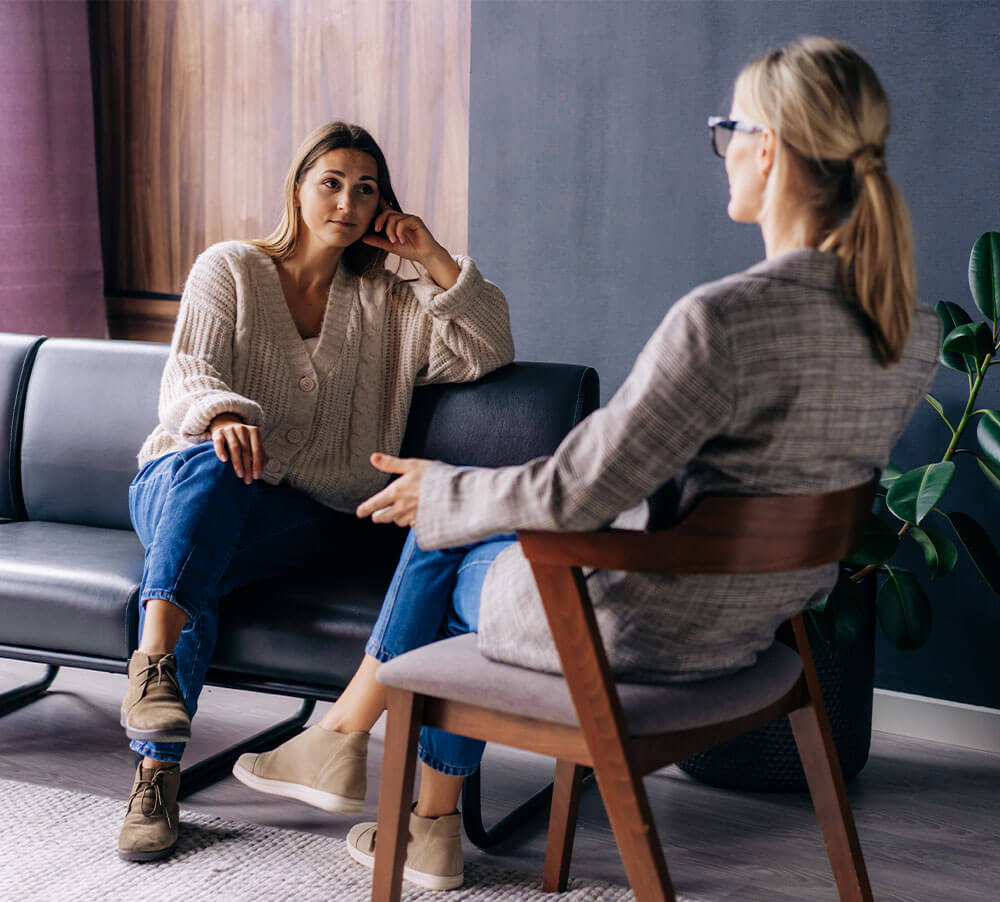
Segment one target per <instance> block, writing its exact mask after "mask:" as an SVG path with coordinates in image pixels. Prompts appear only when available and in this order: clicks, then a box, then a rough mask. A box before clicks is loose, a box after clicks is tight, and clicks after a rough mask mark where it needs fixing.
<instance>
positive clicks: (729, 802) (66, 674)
mask: <svg viewBox="0 0 1000 902" xmlns="http://www.w3.org/2000/svg"><path fill="white" fill-rule="evenodd" d="M40 673H41V667H40V666H39V665H31V664H23V663H20V662H14V661H4V660H0V691H3V690H5V689H8V688H12V687H14V686H15V685H17V684H19V683H20V682H25V681H27V680H28V679H30V678H33V677H34V676H35V675H36V674H40ZM124 686H125V679H124V677H122V676H117V675H111V674H101V673H91V672H87V671H81V670H70V669H63V670H62V671H61V672H60V674H59V676H58V677H57V679H56V681H55V683H54V684H53V687H52V689H51V690H50V692H49V693H48V695H46V697H44V698H43V699H40V700H39V701H36V702H35V703H33V704H32V705H29V706H28V707H26V708H22V709H21V710H19V711H16V712H14V713H13V714H10V715H8V716H7V717H5V718H3V719H2V720H0V777H4V778H8V779H14V780H22V781H26V782H35V783H43V784H46V785H50V786H60V787H63V788H67V789H76V790H80V791H85V792H91V793H96V794H99V795H105V796H111V797H120V798H124V794H125V792H126V791H127V789H128V787H129V785H130V783H131V776H132V763H131V762H132V757H131V753H130V752H129V751H128V749H127V746H126V744H125V743H124V741H123V736H122V732H121V728H120V727H119V725H118V705H119V703H120V700H121V695H122V693H123V692H124ZM295 707H296V702H294V701H292V700H290V699H282V698H277V697H271V696H263V695H257V694H250V693H241V692H234V691H229V690H221V689H209V690H206V692H205V694H204V696H203V698H202V705H201V710H200V712H199V716H198V718H197V719H196V721H195V735H194V739H193V741H192V743H191V748H190V752H189V756H190V761H194V760H197V758H198V757H201V756H204V755H205V754H207V753H209V752H211V751H214V750H216V749H218V748H221V747H223V746H224V745H225V744H227V743H230V742H234V741H236V740H238V739H240V738H243V737H244V736H247V735H250V733H251V732H254V731H256V730H259V729H262V728H264V727H265V726H267V725H268V724H269V723H272V722H274V721H275V720H278V719H280V718H281V717H284V716H287V715H288V714H290V713H291V712H292V711H293V710H294V709H295ZM371 750H372V753H371V755H370V761H369V793H368V805H367V808H366V811H365V815H364V816H363V817H360V818H359V817H357V816H352V817H338V816H335V815H330V814H327V813H325V812H322V811H318V810H315V809H312V808H309V807H308V806H306V805H300V804H298V803H295V802H290V801H285V800H282V799H276V798H273V797H270V796H264V795H260V794H257V793H253V792H251V791H250V790H248V789H246V788H245V787H243V786H242V785H241V784H239V783H237V782H236V780H234V779H233V778H232V777H230V778H227V779H226V780H224V781H223V782H221V783H219V784H216V785H215V786H213V787H210V788H209V789H206V790H204V791H202V792H200V793H198V794H196V795H195V796H193V797H192V798H190V799H189V800H188V801H187V803H186V804H187V807H188V808H190V809H193V810H198V811H204V812H208V813H211V814H215V815H217V816H219V817H224V818H228V819H231V820H235V821H240V822H255V823H261V824H269V825H272V826H276V827H284V828H289V829H295V830H304V831H310V832H315V833H323V834H327V835H330V836H338V837H343V836H344V835H346V833H347V830H348V829H349V828H350V826H351V825H352V824H353V823H354V822H355V821H357V820H366V819H374V813H375V801H376V797H377V787H378V768H379V762H380V760H381V753H382V733H381V730H380V727H376V730H375V731H374V735H373V739H372V744H371ZM189 763H190V762H189ZM551 766H552V763H551V761H550V760H548V759H545V758H540V757H537V756H532V755H527V754H524V753H521V752H516V751H513V750H508V749H502V748H493V747H491V748H489V749H488V750H487V754H486V760H485V764H484V771H483V774H484V778H483V780H484V796H485V798H484V808H485V813H486V818H487V821H488V822H492V820H494V819H496V818H498V817H499V816H502V814H503V813H505V811H506V810H508V809H509V808H510V807H512V806H513V805H514V804H516V803H517V802H518V801H519V800H521V799H523V798H525V797H526V796H527V795H529V794H530V793H531V792H533V791H534V790H535V789H537V788H540V787H541V786H542V785H544V783H545V782H546V781H547V779H548V778H549V774H550V771H551ZM646 786H647V791H648V793H649V795H650V800H651V802H652V806H653V810H654V811H655V812H656V816H657V823H658V827H659V831H660V838H661V840H662V841H663V843H664V849H665V853H666V857H667V863H668V865H669V867H670V869H671V873H672V876H673V880H674V883H675V886H676V888H677V891H678V892H680V893H684V894H689V895H691V896H695V897H698V898H704V899H707V900H719V902H721V900H741V902H742V900H749V902H756V900H761V902H791V900H796V902H811V900H817V902H818V900H832V899H836V891H835V889H834V886H833V879H832V877H831V874H830V870H829V866H828V863H827V859H826V855H825V851H824V848H823V843H822V840H821V838H820V834H819V830H818V828H817V826H816V822H815V820H814V818H813V814H812V808H811V805H810V802H809V799H808V797H807V796H799V795H775V796H768V795H750V794H741V793H733V792H726V791H722V790H716V789H712V788H709V787H705V786H701V785H699V784H697V783H695V782H694V781H692V780H691V779H690V778H688V777H687V776H686V775H685V774H683V773H681V772H680V771H678V770H677V769H676V768H666V769H664V770H663V771H660V772H658V773H656V774H653V775H651V776H650V777H649V778H648V779H647V781H646ZM850 795H851V803H852V805H853V807H854V812H855V817H856V819H857V822H858V829H859V833H860V835H861V843H862V847H863V848H864V851H865V856H866V859H867V861H868V868H869V872H870V874H871V879H872V885H873V886H874V888H875V896H876V898H877V899H879V900H901V902H902V900H906V902H944V900H949V902H950V900H961V902H965V900H969V902H972V900H990V902H994V900H997V899H1000V818H998V815H997V809H998V801H1000V756H995V755H990V754H986V753H983V752H977V751H972V750H968V749H962V748H959V747H956V746H949V745H943V744H939V743H931V742H923V741H917V740H910V739H903V738H900V737H896V736H892V735H889V734H876V735H875V737H874V742H873V753H872V758H871V760H870V762H869V764H868V765H867V767H866V768H865V770H864V771H863V772H862V773H861V775H860V776H859V777H858V778H857V779H856V780H855V781H854V782H853V783H852V785H851V787H850ZM544 848H545V823H544V820H541V819H540V820H538V821H537V822H536V823H534V824H533V825H532V826H531V828H530V829H529V830H526V831H525V833H524V835H523V837H521V838H519V839H517V840H516V841H511V842H509V843H507V844H506V845H505V847H504V848H502V849H500V850H498V851H496V852H495V853H490V854H489V855H487V854H486V853H482V852H480V851H478V850H477V849H475V848H474V847H472V846H471V845H469V844H468V843H466V855H467V858H468V859H469V860H474V859H478V858H488V859H490V860H491V861H492V862H493V863H495V864H497V865H500V866H503V867H507V868H510V869H516V870H521V871H525V872H528V873H537V874H539V875H540V873H541V866H542V858H543V856H544ZM10 852H11V850H7V849H0V862H2V859H3V856H4V855H5V854H9V853H10ZM108 854H109V855H112V854H114V850H113V849H109V850H108ZM573 873H574V874H576V875H579V876H586V877H594V878H600V879H604V880H610V881H613V882H616V883H620V884H625V883H626V880H625V875H624V872H623V870H622V868H621V865H620V863H619V859H618V854H617V850H616V848H615V843H614V837H613V836H612V834H611V830H610V828H609V826H608V822H607V819H606V818H605V816H604V812H603V809H602V806H601V801H600V797H599V795H598V793H597V789H596V787H594V786H590V787H589V788H588V789H587V790H586V791H585V793H584V799H583V802H582V804H581V812H580V823H579V828H578V832H577V840H576V847H575V850H574V861H573ZM241 898H252V894H251V893H248V894H247V895H245V896H242V897H241ZM331 898H336V893H335V891H334V890H333V888H331Z"/></svg>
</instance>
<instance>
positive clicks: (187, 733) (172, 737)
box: [120, 711, 191, 742]
mask: <svg viewBox="0 0 1000 902" xmlns="http://www.w3.org/2000/svg"><path fill="white" fill-rule="evenodd" d="M120 722H121V725H122V726H123V727H125V735H126V736H128V738H129V739H138V740H139V741H140V742H190V741H191V730H190V729H188V730H140V729H138V728H136V727H132V726H129V722H128V718H127V717H126V716H125V712H124V711H122V713H121V718H120Z"/></svg>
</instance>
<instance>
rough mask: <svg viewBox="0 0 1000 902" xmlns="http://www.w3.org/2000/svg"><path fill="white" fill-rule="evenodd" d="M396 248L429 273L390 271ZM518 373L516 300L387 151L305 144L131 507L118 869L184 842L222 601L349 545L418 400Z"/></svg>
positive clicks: (176, 398)
mask: <svg viewBox="0 0 1000 902" xmlns="http://www.w3.org/2000/svg"><path fill="white" fill-rule="evenodd" d="M389 252H392V253H394V254H396V255H398V256H399V257H401V258H403V259H406V260H412V261H414V262H415V263H418V264H420V266H421V267H422V268H423V270H424V275H422V276H421V278H419V279H418V280H416V281H412V282H407V281H403V280H401V279H400V278H399V277H397V276H396V275H395V274H393V273H390V272H388V271H386V270H385V269H384V268H383V265H384V263H385V258H386V255H387V253H389ZM512 359H513V342H512V339H511V335H510V324H509V319H508V312H507V304H506V301H505V299H504V296H503V294H502V293H501V291H500V290H499V289H498V288H497V287H496V286H495V285H492V284H490V283H489V282H487V281H485V280H484V279H483V278H482V276H481V275H480V274H479V271H478V270H477V268H476V266H475V264H474V263H473V262H472V261H471V260H470V259H469V258H467V257H457V258H453V257H452V256H451V255H450V254H449V253H448V252H447V251H446V250H445V249H444V248H443V247H442V246H441V245H440V244H439V243H438V242H437V241H436V240H435V239H434V237H433V235H432V234H431V233H430V232H429V231H428V229H427V227H426V226H425V225H424V223H423V222H422V221H421V220H420V218H419V217H417V216H414V215H408V214H405V213H403V212H402V211H401V210H400V206H399V202H398V201H397V200H396V195H395V193H394V192H393V189H392V184H391V182H390V180H389V170H388V167H387V166H386V162H385V158H384V156H383V154H382V151H381V150H380V149H379V147H378V145H377V144H376V143H375V141H374V140H373V138H372V137H371V135H369V134H368V132H366V131H365V130H364V129H362V128H360V127H358V126H356V125H348V124H346V123H343V122H332V123H329V124H328V125H325V126H323V127H321V128H319V129H318V130H317V131H316V132H314V133H313V134H312V135H310V136H309V138H307V139H306V141H305V142H304V143H303V144H302V146H301V147H300V148H299V150H298V152H297V154H296V156H295V158H294V160H293V162H292V165H291V167H290V169H289V171H288V176H287V178H286V180H285V211H284V215H283V217H282V221H281V224H280V225H279V226H278V228H277V229H276V230H275V232H274V233H273V234H272V235H270V236H269V237H268V238H265V239H263V240H261V241H250V242H244V241H230V242H225V243H222V244H216V245H214V246H212V247H210V248H209V249H208V250H206V251H205V252H204V253H203V254H202V255H201V256H200V257H199V258H198V260H197V261H196V262H195V264H194V266H193V267H192V269H191V273H190V275H189V276H188V279H187V282H186V284H185V288H184V295H183V297H182V299H181V305H180V312H179V315H178V318H177V325H176V329H175V331H174V337H173V343H172V346H171V350H170V356H169V359H168V361H167V365H166V368H165V370H164V374H163V381H162V385H161V390H160V404H159V412H160V423H159V425H158V426H157V427H156V429H155V430H154V431H153V433H152V434H151V435H150V436H149V438H148V439H147V440H146V442H145V444H144V445H143V447H142V450H141V451H140V452H139V464H140V467H141V469H140V471H139V474H138V475H137V476H136V478H135V480H134V481H133V483H132V487H131V489H130V492H129V504H130V511H131V515H132V523H133V525H134V526H135V530H136V532H137V533H138V535H139V538H140V539H141V540H142V542H143V545H144V546H145V548H146V561H145V568H144V571H143V576H142V584H141V587H140V595H139V607H140V627H139V629H140V644H139V648H138V650H137V651H136V652H135V653H134V654H133V655H132V658H131V660H130V662H129V685H128V692H127V695H126V697H125V700H124V702H123V705H122V711H121V722H122V725H123V726H124V727H125V731H126V734H127V735H128V737H129V738H130V739H131V740H132V742H131V747H132V749H133V750H134V751H135V752H137V753H138V754H139V755H142V756H143V760H142V762H140V764H139V766H138V768H137V770H136V776H135V781H134V783H133V787H132V794H131V797H130V799H129V804H128V811H127V813H126V816H125V823H124V826H123V827H122V831H121V835H120V838H119V854H120V856H121V857H122V858H125V859H127V860H130V861H152V860H156V859H159V858H163V857H165V856H167V855H169V854H170V852H171V851H172V850H173V848H174V845H175V844H176V841H177V791H178V786H179V766H178V762H179V761H180V758H181V754H182V753H183V750H184V743H185V742H186V741H187V740H188V738H189V737H190V728H191V727H190V718H191V717H192V716H193V715H194V712H195V709H196V707H197V701H198V695H199V693H200V691H201V688H202V683H203V681H204V678H205V672H206V669H207V667H208V662H209V659H210V658H211V655H212V651H213V648H214V646H215V640H216V629H217V624H218V599H219V598H220V597H221V596H223V595H225V594H226V593H228V592H230V591H232V590H233V589H234V588H236V587H237V586H239V585H242V584H245V583H247V582H250V581H252V580H255V579H259V578H261V577H263V576H273V575H276V574H281V573H285V572H288V571H291V570H294V569H296V568H299V567H302V566H303V565H305V564H307V563H308V562H309V561H310V560H311V559H312V558H314V557H315V556H317V555H318V554H319V553H320V552H327V553H329V552H330V550H331V549H335V548H336V545H337V541H338V540H337V536H338V525H339V524H340V523H341V521H342V519H343V518H344V517H345V516H349V515H350V513H353V511H354V508H355V507H356V506H357V504H358V503H359V501H361V500H362V499H363V498H365V497H366V496H367V495H370V494H371V493H372V492H373V491H376V490H377V489H379V488H381V487H382V486H383V485H385V482H386V480H387V477H386V476H384V475H383V474H381V473H379V472H378V471H376V470H374V469H373V468H372V467H371V466H370V465H369V463H368V457H369V455H370V454H371V453H372V452H373V451H375V450H376V449H380V448H384V447H390V448H394V449H398V448H399V446H400V442H401V440H402V434H403V427H404V425H405V422H406V416H407V412H408V409H409V404H410V397H411V393H412V390H413V387H414V386H415V385H419V384H425V383H431V382H446V381H467V380H472V379H477V378H479V377H480V376H482V375H484V374H485V373H487V372H489V371H490V370H492V369H494V368H496V367H498V366H501V365H503V364H506V363H509V362H510V361H511V360H512Z"/></svg>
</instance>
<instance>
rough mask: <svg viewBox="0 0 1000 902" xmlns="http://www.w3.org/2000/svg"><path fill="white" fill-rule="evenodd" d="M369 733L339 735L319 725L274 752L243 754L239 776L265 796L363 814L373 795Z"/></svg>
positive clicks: (235, 769)
mask: <svg viewBox="0 0 1000 902" xmlns="http://www.w3.org/2000/svg"><path fill="white" fill-rule="evenodd" d="M367 761H368V734H367V733H335V732H333V731H332V730H324V729H323V728H322V727H321V726H320V725H319V724H316V725H314V726H311V727H309V729H308V730H305V731H304V732H302V733H299V735H298V736H295V737H293V738H292V739H289V740H288V741H287V742H284V743H282V744H281V745H279V746H278V747H277V748H276V749H272V750H271V751H270V752H262V753H261V754H259V755H254V754H246V755H240V757H239V760H238V761H237V762H236V764H235V765H234V766H233V776H234V777H236V779H237V780H239V781H240V782H241V783H244V784H246V785H247V786H249V787H250V788H251V789H256V790H258V791H259V792H268V793H271V794H272V795H277V796H284V797H285V798H288V799H297V800H298V801H300V802H305V803H306V804H307V805H313V806H315V807H316V808H322V809H323V810H324V811H336V812H340V813H342V814H357V813H358V812H359V811H361V809H362V808H363V807H364V804H365V792H366V790H367V785H368V784H367Z"/></svg>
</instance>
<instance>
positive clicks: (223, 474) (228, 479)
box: [174, 442, 252, 490]
mask: <svg viewBox="0 0 1000 902" xmlns="http://www.w3.org/2000/svg"><path fill="white" fill-rule="evenodd" d="M185 480H192V481H198V482H199V483H203V484H204V485H205V486H206V488H210V487H214V486H223V487H226V488H232V489H235V490H239V488H240V487H243V488H251V487H252V486H247V485H246V484H245V483H244V482H243V480H242V479H240V478H239V477H238V476H237V475H236V472H235V471H234V470H233V465H232V462H230V461H223V460H219V457H218V455H217V454H216V453H215V446H214V445H213V444H212V443H211V442H202V443H201V444H199V445H194V446H193V447H191V448H187V449H185V450H184V451H182V452H180V454H179V455H178V467H177V471H176V472H175V474H174V482H175V483H177V482H180V481H185Z"/></svg>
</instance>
